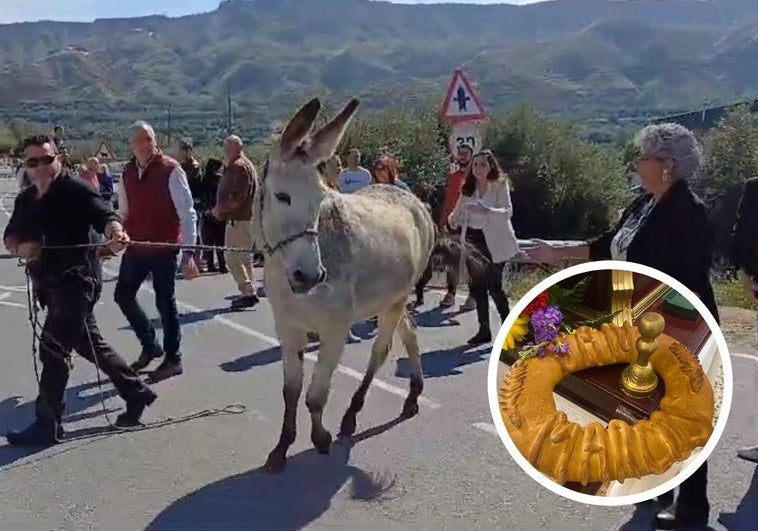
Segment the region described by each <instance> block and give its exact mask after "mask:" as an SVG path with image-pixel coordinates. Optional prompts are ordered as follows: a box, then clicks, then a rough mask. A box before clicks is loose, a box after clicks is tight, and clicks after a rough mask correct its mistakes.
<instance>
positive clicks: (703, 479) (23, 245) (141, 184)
mask: <svg viewBox="0 0 758 531" xmlns="http://www.w3.org/2000/svg"><path fill="white" fill-rule="evenodd" d="M58 133H59V132H58V131H57V130H56V132H55V134H54V135H53V136H52V137H47V136H40V137H32V138H29V139H27V140H26V142H25V144H24V163H23V168H22V169H23V175H21V174H20V176H19V179H20V180H19V183H20V189H21V190H20V193H19V195H18V196H17V198H16V202H15V205H14V210H13V214H12V217H11V220H10V222H9V224H8V226H7V228H6V231H5V234H4V242H5V245H6V247H7V248H8V249H9V250H10V251H11V252H12V253H14V254H15V255H17V256H20V257H22V258H24V259H26V260H27V261H28V262H29V273H30V275H31V278H32V282H33V284H34V288H35V292H36V293H37V296H38V298H39V301H40V303H41V304H42V305H43V306H45V307H46V308H47V310H48V313H47V318H46V321H45V324H44V330H43V337H42V341H41V343H40V358H41V360H42V367H43V370H42V377H41V381H40V389H39V397H38V400H37V408H36V419H35V421H34V422H33V423H32V425H31V426H29V427H28V428H26V429H25V430H22V431H17V432H11V433H9V434H8V436H7V438H8V441H9V443H10V444H20V445H24V444H40V443H42V444H47V443H49V444H52V443H54V442H56V441H59V440H60V439H61V437H62V436H63V428H62V425H61V417H62V412H63V408H64V404H63V393H64V390H65V386H66V382H67V380H68V370H69V369H68V364H67V363H66V359H67V357H68V356H69V355H70V352H71V351H72V350H75V351H77V352H78V353H79V354H80V355H81V356H83V357H84V358H86V359H88V360H90V361H94V362H96V363H97V364H98V366H99V367H100V368H101V369H102V370H103V371H104V372H105V373H106V374H107V375H108V376H109V377H110V378H111V381H112V382H113V383H114V385H115V387H116V389H117V390H118V392H119V394H120V396H121V397H122V398H123V399H124V400H125V402H126V404H127V408H126V411H125V413H123V414H122V415H120V416H119V418H118V421H117V424H118V425H120V426H134V425H136V424H138V423H139V422H140V417H141V415H142V412H143V411H144V409H145V408H146V407H148V406H149V405H150V404H152V402H153V401H154V400H155V398H156V395H155V393H154V391H152V390H151V389H150V388H149V387H148V386H146V385H145V384H144V383H142V381H141V380H140V379H139V378H138V372H139V371H142V370H144V369H146V368H147V367H148V366H149V365H150V364H152V363H153V362H156V361H160V363H159V365H158V366H157V368H156V369H154V370H153V371H152V372H151V373H150V376H149V382H157V381H161V380H164V379H166V378H171V377H174V376H177V375H179V374H182V372H183V368H182V356H181V327H180V324H179V317H178V311H177V306H176V296H175V290H176V272H177V270H180V271H181V272H182V274H183V276H184V277H185V278H187V279H193V278H196V277H197V276H198V275H199V274H200V271H201V270H205V271H207V272H221V273H227V272H228V273H230V274H231V276H232V278H233V279H234V283H235V285H236V288H237V290H238V292H239V296H238V298H236V299H235V300H234V301H233V302H232V309H235V310H239V309H244V308H249V307H252V306H255V305H256V304H258V302H259V299H258V294H257V293H258V288H257V286H256V285H255V281H254V275H253V267H254V253H253V252H252V251H253V247H254V244H253V235H252V223H251V220H252V211H253V197H254V193H255V187H256V183H257V181H258V174H257V170H256V167H255V165H254V164H253V163H252V162H251V161H250V159H249V158H248V157H247V156H246V155H245V151H244V145H243V142H242V140H241V139H240V138H239V137H238V136H236V135H231V136H229V137H228V138H227V139H226V140H225V141H224V146H223V147H224V156H225V160H224V161H221V160H217V159H210V160H209V161H207V163H206V164H205V168H204V169H203V168H202V166H201V164H200V163H199V162H198V161H197V160H196V158H195V157H194V154H193V146H192V144H191V143H190V142H183V143H182V144H181V146H180V157H179V158H180V160H178V161H177V160H174V159H173V158H171V157H168V156H166V155H165V154H164V153H163V152H162V151H161V149H160V148H159V146H158V142H157V139H156V135H155V131H154V130H153V128H152V127H151V126H150V124H147V123H145V122H137V123H136V124H135V125H134V126H133V128H132V130H131V147H132V151H133V154H134V157H133V158H132V159H131V160H130V161H129V162H128V163H127V164H126V166H125V168H124V172H123V174H122V176H121V190H120V194H119V206H118V212H116V211H114V209H113V208H112V206H111V204H110V195H109V194H112V193H113V182H112V178H111V179H110V181H109V179H108V177H107V175H108V171H107V167H104V166H103V165H102V164H100V163H99V161H98V160H97V159H95V158H92V159H89V160H87V162H86V163H85V165H84V166H83V167H82V168H80V171H79V172H77V171H76V168H74V167H72V166H71V165H70V164H67V162H66V157H65V150H64V149H63V148H62V146H61V142H60V137H59V136H56V135H57V134H58ZM636 145H637V146H638V149H639V153H638V154H637V157H636V160H635V169H636V173H637V174H638V176H639V178H640V180H641V184H642V192H641V193H640V195H639V196H638V197H637V198H636V199H635V200H634V201H633V202H632V203H631V204H630V205H629V207H628V208H627V209H625V211H624V213H623V215H622V216H621V218H620V220H619V221H618V222H617V223H616V224H615V225H614V226H613V227H611V228H610V229H609V230H608V231H607V232H605V233H604V234H602V235H599V236H598V237H597V238H594V239H592V240H591V241H588V242H585V243H583V244H581V245H576V246H574V247H566V246H565V245H564V246H560V247H557V246H556V247H552V246H551V245H549V244H548V245H545V246H542V247H540V248H539V249H537V250H535V251H534V254H532V258H534V259H535V260H537V261H540V262H542V263H559V262H560V261H561V260H563V259H565V258H567V257H568V258H574V259H576V258H578V259H583V260H602V259H614V260H628V261H634V262H637V263H640V264H644V265H648V266H650V267H654V268H656V269H658V270H660V271H663V272H664V273H667V274H669V275H671V276H673V277H674V278H677V279H678V280H679V281H681V282H682V283H683V284H684V285H685V286H687V287H689V288H690V289H691V290H692V291H694V292H695V293H696V294H697V295H698V296H699V297H701V299H702V300H703V302H704V304H705V306H706V307H707V308H708V310H709V311H710V312H711V313H712V314H713V316H714V317H715V318H716V320H717V321H718V308H717V306H716V303H715V298H714V295H713V289H712V287H711V281H710V267H711V262H712V256H713V252H714V228H713V222H712V220H711V217H710V215H709V212H708V208H707V206H706V205H705V204H704V203H703V201H702V200H701V199H700V198H699V197H698V196H697V195H696V193H695V192H694V191H693V190H692V188H691V187H690V185H689V183H688V180H689V179H690V178H691V177H692V176H693V175H695V174H696V173H697V172H698V171H699V170H700V168H701V165H702V151H701V148H700V145H699V143H698V141H697V139H696V138H695V136H694V135H693V133H692V132H691V131H689V130H687V129H686V128H684V127H682V126H680V125H676V124H662V125H653V126H648V127H645V128H644V129H642V130H641V131H640V132H639V134H638V135H637V138H636ZM456 156H457V160H456V166H457V167H456V169H455V171H452V172H451V173H450V175H449V176H448V177H447V179H446V183H445V186H444V188H443V189H442V190H441V197H439V198H438V199H437V200H436V201H435V203H434V204H430V205H429V208H430V210H432V211H433V213H434V217H435V221H436V223H437V225H438V228H439V231H440V233H443V234H448V235H451V236H453V237H458V238H460V239H464V240H465V241H466V242H468V244H470V245H471V246H473V248H475V249H476V250H477V251H478V252H479V253H481V254H482V255H484V256H485V257H486V258H487V259H488V260H489V262H490V263H489V265H488V267H489V271H488V274H487V275H484V276H483V277H480V278H477V279H473V280H471V284H470V286H469V294H470V299H471V301H473V304H470V303H468V301H467V303H466V304H464V306H463V307H462V309H463V310H465V309H467V308H469V309H474V308H475V309H476V313H477V319H478V324H479V329H478V331H477V332H476V334H475V335H474V336H473V337H472V338H471V339H470V340H469V341H468V343H469V344H470V345H482V344H486V343H489V342H491V341H492V333H491V329H490V312H489V299H490V298H491V299H492V300H493V301H494V304H495V306H496V308H497V311H498V314H499V316H500V319H501V322H502V321H504V320H505V318H506V316H507V315H508V313H509V303H508V297H507V294H506V291H505V288H504V286H503V269H504V266H505V265H506V264H507V263H508V262H509V261H511V260H513V259H514V257H515V256H516V255H517V254H519V252H520V251H519V245H518V239H517V237H516V234H515V231H514V228H513V225H512V223H511V218H512V215H513V209H514V205H513V204H512V203H511V182H510V180H509V178H508V176H507V175H506V174H505V172H503V170H502V169H501V167H500V165H499V164H498V161H497V159H496V157H495V155H494V154H493V153H492V152H491V151H488V150H483V151H478V152H474V150H472V149H471V148H469V147H468V146H462V147H460V148H459V149H458V151H457V153H456ZM361 163H362V160H361V153H360V151H359V150H357V149H351V150H350V151H349V152H348V153H347V154H346V165H345V166H344V167H343V165H342V160H341V158H340V157H339V156H337V155H334V156H332V157H331V158H329V159H328V160H325V161H323V162H322V163H321V165H320V171H321V174H322V176H323V180H324V185H325V186H327V187H329V188H331V189H333V190H336V191H339V192H341V193H345V194H351V193H356V192H358V191H359V190H361V189H362V188H364V187H366V186H369V185H372V184H375V183H376V184H385V185H394V186H398V187H400V188H403V189H404V190H408V191H410V189H409V187H408V185H407V184H406V183H405V182H403V181H402V180H401V179H400V178H399V175H400V173H399V161H398V159H397V158H396V157H394V156H393V155H392V154H389V153H383V154H380V155H379V156H377V157H376V158H375V159H374V160H373V161H372V163H371V164H370V168H371V169H368V168H366V167H364V166H362V165H361ZM108 183H110V184H108ZM757 190H758V181H756V180H752V181H749V182H748V185H747V186H746V192H745V196H744V199H743V201H742V205H741V207H740V212H739V221H738V223H737V226H736V228H735V238H734V248H733V260H734V263H735V264H736V265H737V267H738V268H739V269H740V271H741V274H742V278H743V280H744V283H745V287H746V289H747V290H748V291H749V292H750V293H752V294H753V295H754V296H756V297H758V232H756V231H757V230H758V229H756V227H757V226H758V218H757V216H758V192H757ZM93 230H94V231H96V232H98V233H100V234H102V235H104V236H105V238H107V244H108V247H109V249H110V251H111V252H112V253H120V252H122V251H123V257H122V259H121V264H120V270H119V275H118V281H117V284H116V287H115V295H114V298H115V301H116V303H117V304H118V306H119V308H120V309H121V311H122V313H123V314H124V316H125V318H126V319H127V321H128V322H129V324H130V326H131V328H132V330H133V331H134V333H135V335H136V336H137V338H138V339H139V342H140V344H141V347H142V350H141V353H140V355H139V356H138V358H137V360H136V361H135V362H133V363H132V364H131V365H128V364H127V362H126V361H124V359H123V358H122V357H121V356H120V355H119V354H117V353H116V352H115V351H114V350H113V349H112V348H111V347H110V346H109V345H108V343H107V342H106V341H105V340H104V339H103V337H102V335H101V334H100V332H99V330H98V327H97V322H96V319H95V316H94V313H93V308H94V305H95V303H96V302H97V300H98V299H99V297H100V293H101V289H102V279H101V267H100V263H99V259H98V256H97V255H96V253H95V250H94V249H92V248H68V249H42V242H43V241H44V242H45V245H46V246H50V245H53V246H55V245H64V246H65V245H67V246H70V245H77V244H85V243H88V242H91V241H92V240H91V236H92V231H93ZM148 242H150V243H148ZM200 243H202V244H204V245H208V246H213V247H216V248H217V249H215V250H205V251H204V252H203V253H198V252H196V250H195V249H197V247H198V244H200ZM222 247H225V248H227V250H226V251H223V249H219V248H222ZM239 248H241V249H249V250H250V251H251V252H234V251H233V250H230V249H239ZM259 259H263V257H261V256H260V255H259ZM148 278H151V280H152V284H153V288H154V292H155V303H156V307H157V309H158V312H159V314H160V319H161V322H162V328H163V340H162V344H159V343H158V340H157V338H156V332H155V329H154V328H153V326H152V324H151V323H150V321H149V320H148V318H147V316H146V315H145V312H144V310H143V309H142V308H141V306H140V304H139V302H138V301H137V292H138V290H139V288H140V286H141V285H142V284H143V283H144V282H145V281H146V280H147V279H148ZM459 280H460V271H457V270H456V268H455V267H449V268H448V271H447V293H446V294H445V296H444V297H443V299H442V301H441V306H443V307H449V306H452V305H453V304H454V303H455V298H456V294H457V289H458V287H459ZM349 340H350V341H360V338H357V337H355V336H353V334H352V333H351V336H350V338H349ZM739 455H740V457H742V458H743V459H746V460H749V461H752V462H758V448H749V449H744V450H741V451H740V453H739ZM709 511H710V509H709V503H708V497H707V463H704V464H703V466H702V467H701V468H700V469H699V470H698V471H697V472H696V473H695V474H694V475H693V476H691V477H690V478H689V479H687V480H686V481H685V482H684V483H683V484H682V485H681V487H680V488H679V496H678V498H677V499H676V502H675V497H674V494H673V493H668V494H666V495H664V496H662V497H660V498H659V499H658V500H655V501H652V502H648V503H646V504H641V505H640V506H639V507H638V510H637V511H636V513H635V516H634V517H633V519H632V520H631V521H630V523H629V524H628V525H627V529H654V527H650V526H654V525H659V524H660V521H661V520H668V521H669V524H670V525H671V522H674V524H675V526H676V528H681V529H705V528H706V527H704V526H707V522H708V519H709ZM656 512H658V514H655V513H656Z"/></svg>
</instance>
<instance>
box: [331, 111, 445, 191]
mask: <svg viewBox="0 0 758 531" xmlns="http://www.w3.org/2000/svg"><path fill="white" fill-rule="evenodd" d="M448 132H449V128H447V126H445V125H444V124H442V123H440V121H439V117H438V109H437V106H436V105H433V104H432V103H431V102H429V103H426V104H423V105H419V106H417V107H415V108H404V109H389V110H384V111H380V112H377V113H373V114H368V115H366V116H361V115H359V116H358V117H356V119H355V120H354V121H353V123H352V124H351V126H350V128H349V129H348V131H347V133H346V134H345V136H344V138H343V140H342V143H341V145H340V147H339V150H338V152H339V153H340V154H344V153H346V152H347V151H348V150H349V149H352V148H358V149H359V150H360V151H361V153H362V154H363V155H364V157H366V158H371V157H374V156H375V155H377V154H379V153H382V152H389V153H392V154H393V155H395V156H396V157H398V158H399V159H400V162H401V166H402V167H401V172H402V173H403V175H404V177H405V179H406V180H407V182H408V184H409V185H411V186H413V185H416V184H422V183H423V184H431V185H436V184H439V183H442V182H444V181H445V179H446V178H447V174H448V173H449V168H450V158H449V155H448V153H447V147H446V141H447V140H446V139H447V135H448Z"/></svg>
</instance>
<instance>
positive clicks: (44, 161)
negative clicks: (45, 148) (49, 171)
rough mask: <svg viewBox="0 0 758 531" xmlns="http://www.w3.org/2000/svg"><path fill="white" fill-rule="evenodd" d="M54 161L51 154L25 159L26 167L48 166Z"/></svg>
mask: <svg viewBox="0 0 758 531" xmlns="http://www.w3.org/2000/svg"><path fill="white" fill-rule="evenodd" d="M54 161H55V157H54V156H53V155H44V156H42V157H30V158H28V159H26V167H27V168H36V167H37V166H50V165H51V164H52V163H53V162H54Z"/></svg>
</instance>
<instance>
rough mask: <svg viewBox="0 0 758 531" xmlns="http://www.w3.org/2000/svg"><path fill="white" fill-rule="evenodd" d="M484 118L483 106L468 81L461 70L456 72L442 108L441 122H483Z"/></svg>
mask: <svg viewBox="0 0 758 531" xmlns="http://www.w3.org/2000/svg"><path fill="white" fill-rule="evenodd" d="M485 117H486V114H485V112H484V106H483V105H482V103H481V102H480V101H479V98H478V97H477V95H476V93H475V92H474V89H473V88H472V87H471V84H470V83H469V82H468V79H466V76H464V75H463V72H462V71H461V70H456V71H455V73H454V74H453V79H452V81H450V86H449V87H448V89H447V96H445V103H444V105H443V106H442V120H444V121H446V122H453V123H454V122H466V121H473V120H483V119H484V118H485Z"/></svg>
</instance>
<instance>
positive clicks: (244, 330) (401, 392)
mask: <svg viewBox="0 0 758 531" xmlns="http://www.w3.org/2000/svg"><path fill="white" fill-rule="evenodd" d="M5 197H7V195H6V196H5ZM5 197H0V210H2V211H3V212H4V213H5V215H6V216H8V217H10V212H9V211H8V207H6V206H5V201H3V200H2V199H5ZM103 269H104V270H106V271H108V272H109V273H110V274H112V275H116V274H117V273H116V272H114V271H111V270H107V269H106V268H103ZM141 289H143V290H146V291H148V292H150V293H152V294H155V292H154V291H153V290H152V289H150V288H149V287H148V286H142V288H141ZM176 302H177V304H178V305H179V306H181V307H183V308H185V309H187V310H189V311H191V312H203V311H205V310H203V309H202V308H198V307H196V306H193V305H191V304H188V303H186V302H184V301H180V300H178V299H177V301H176ZM8 304H10V303H8ZM24 308H25V306H24ZM212 320H214V321H216V322H218V323H219V324H222V325H225V326H227V327H228V328H231V329H232V330H236V331H237V332H239V333H241V334H244V335H247V336H249V337H254V338H255V339H258V340H260V341H262V342H264V343H268V344H269V345H271V346H279V341H278V340H277V339H275V338H273V337H270V336H267V335H266V334H263V333H261V332H258V331H257V330H253V329H252V328H248V327H247V326H244V325H241V324H239V323H236V322H234V321H232V320H230V319H226V318H225V317H222V316H220V315H214V316H213V318H212ZM305 358H306V359H308V360H309V361H312V362H315V361H316V360H317V359H318V357H317V356H316V355H315V354H313V353H312V352H307V353H306V354H305ZM337 371H338V372H341V373H342V374H345V375H347V376H350V377H351V378H355V379H356V380H358V381H361V380H363V373H361V372H359V371H356V370H355V369H351V368H350V367H346V366H344V365H342V364H340V365H338V366H337ZM371 385H372V386H374V387H378V388H379V389H383V390H385V391H387V392H389V393H392V394H395V395H398V396H401V397H405V396H407V395H408V391H407V390H406V389H401V388H400V387H397V386H395V385H392V384H390V383H387V382H385V381H383V380H379V379H378V378H374V380H373V382H371ZM418 401H419V404H423V405H425V406H427V407H429V408H432V409H437V408H439V407H440V404H438V403H437V402H435V401H433V400H430V399H429V398H426V397H425V396H420V397H419V399H418Z"/></svg>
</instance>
